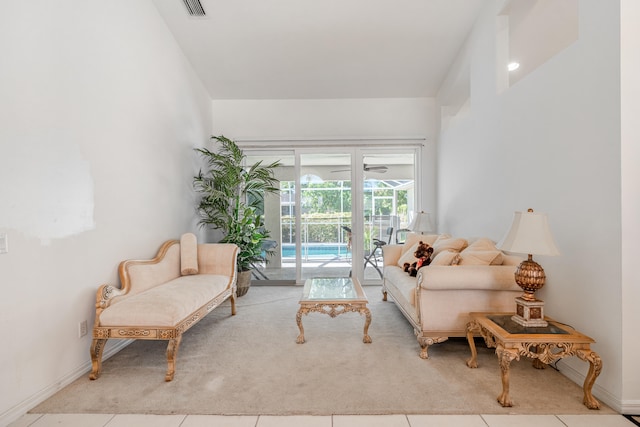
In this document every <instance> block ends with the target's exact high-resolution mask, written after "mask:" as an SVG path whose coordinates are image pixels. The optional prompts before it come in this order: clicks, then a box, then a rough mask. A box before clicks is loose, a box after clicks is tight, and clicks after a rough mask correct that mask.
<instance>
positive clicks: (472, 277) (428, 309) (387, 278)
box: [382, 233, 522, 359]
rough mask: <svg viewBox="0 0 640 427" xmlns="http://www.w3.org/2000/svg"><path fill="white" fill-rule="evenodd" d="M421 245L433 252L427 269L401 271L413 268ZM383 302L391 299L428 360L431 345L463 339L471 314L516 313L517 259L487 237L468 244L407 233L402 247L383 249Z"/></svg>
mask: <svg viewBox="0 0 640 427" xmlns="http://www.w3.org/2000/svg"><path fill="white" fill-rule="evenodd" d="M419 241H422V242H424V243H427V244H429V245H431V246H432V247H433V248H434V252H433V254H432V256H431V260H432V261H431V264H430V265H428V266H426V267H422V268H420V269H419V270H418V273H417V276H416V277H411V276H410V275H409V274H408V273H406V272H405V271H404V269H403V265H404V263H405V262H409V263H412V262H413V261H414V260H415V258H414V257H413V252H415V249H416V247H417V245H418V242H419ZM382 249H383V256H384V275H383V279H382V292H383V300H385V301H386V300H387V295H391V297H392V298H393V301H394V302H395V304H396V305H397V306H398V308H399V309H400V311H401V312H402V314H403V315H404V316H405V317H406V318H407V320H408V321H409V322H410V323H411V325H412V326H413V328H414V332H415V334H416V337H417V339H418V343H419V344H420V347H421V351H420V357H421V358H423V359H427V358H428V357H429V355H428V348H429V346H430V345H432V344H436V343H440V342H443V341H446V340H447V339H448V338H449V337H464V336H466V325H467V323H468V322H469V320H470V319H469V316H468V314H469V312H473V311H475V312H483V311H486V312H497V311H503V312H504V311H506V312H510V311H514V309H515V302H514V299H515V298H516V297H517V296H520V295H521V294H522V289H521V288H520V287H518V285H517V284H516V282H515V278H514V273H515V270H516V268H517V266H518V264H520V262H521V261H522V259H521V258H519V257H516V256H510V255H507V254H504V253H503V252H501V251H500V250H498V249H497V248H496V246H495V244H494V242H493V241H491V240H490V239H488V238H480V239H475V240H473V241H471V242H469V241H468V240H466V239H462V238H453V237H451V236H450V235H448V234H441V235H419V234H414V233H409V234H408V235H407V238H406V241H405V242H404V244H391V245H385V246H383V248H382Z"/></svg>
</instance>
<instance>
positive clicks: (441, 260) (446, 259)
mask: <svg viewBox="0 0 640 427" xmlns="http://www.w3.org/2000/svg"><path fill="white" fill-rule="evenodd" d="M456 257H458V252H455V251H451V250H448V249H447V250H444V251H442V252H440V253H439V254H438V255H436V256H435V258H433V260H431V264H429V265H451V264H452V263H453V261H454V260H455V259H456Z"/></svg>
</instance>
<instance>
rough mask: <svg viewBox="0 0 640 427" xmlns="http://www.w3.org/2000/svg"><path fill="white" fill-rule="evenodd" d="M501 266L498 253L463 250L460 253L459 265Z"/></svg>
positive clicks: (499, 253)
mask: <svg viewBox="0 0 640 427" xmlns="http://www.w3.org/2000/svg"><path fill="white" fill-rule="evenodd" d="M499 264H502V252H500V251H474V250H471V251H470V250H464V251H462V252H461V253H460V263H459V265H499Z"/></svg>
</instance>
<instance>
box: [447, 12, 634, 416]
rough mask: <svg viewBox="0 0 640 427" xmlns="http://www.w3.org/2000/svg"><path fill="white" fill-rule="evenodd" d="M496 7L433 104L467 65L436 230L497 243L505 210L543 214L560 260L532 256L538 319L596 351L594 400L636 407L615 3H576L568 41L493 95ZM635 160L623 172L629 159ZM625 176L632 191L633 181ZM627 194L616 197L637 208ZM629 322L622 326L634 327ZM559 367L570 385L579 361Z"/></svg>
mask: <svg viewBox="0 0 640 427" xmlns="http://www.w3.org/2000/svg"><path fill="white" fill-rule="evenodd" d="M502 3H503V2H502V1H494V2H490V4H489V5H488V7H487V8H486V9H485V10H484V12H483V14H482V15H481V17H480V18H479V20H478V22H477V23H476V26H475V28H474V30H473V32H472V34H471V37H470V39H469V40H470V41H469V42H468V43H467V45H466V47H465V49H463V51H462V52H461V54H460V55H461V57H460V58H458V60H457V62H456V64H457V68H453V69H452V70H451V72H450V73H449V77H448V80H447V83H446V84H445V85H444V86H443V90H442V91H441V93H440V96H439V101H440V102H441V103H442V104H444V105H446V104H447V103H448V97H449V95H448V91H452V92H454V89H455V87H456V86H457V85H456V84H455V81H456V80H457V79H459V77H458V76H459V75H461V74H462V75H464V74H465V72H464V70H462V69H461V68H463V67H468V69H469V70H470V72H469V73H468V74H469V75H470V102H469V108H468V111H466V112H465V114H462V115H461V116H460V117H459V118H457V119H456V120H453V121H449V126H448V127H447V128H446V129H443V131H442V134H441V136H440V145H439V161H438V169H439V174H438V180H439V184H438V202H439V219H440V221H439V229H440V231H445V232H450V233H452V234H455V235H463V236H465V235H466V236H478V235H486V236H489V237H491V238H494V239H496V240H498V239H500V238H501V237H502V235H503V234H504V233H505V232H506V230H507V229H508V227H509V225H510V222H511V216H512V214H513V212H514V211H516V210H526V209H527V208H533V209H535V210H537V211H541V212H547V213H548V214H549V216H550V224H551V228H552V231H553V233H554V236H555V239H556V242H557V244H558V246H559V249H560V251H561V252H562V255H561V256H559V257H539V259H538V262H540V263H541V265H542V266H543V267H544V268H545V271H546V273H547V284H546V286H545V288H543V289H542V291H541V292H540V293H539V296H540V297H541V298H542V299H543V300H545V301H546V309H545V310H546V311H545V312H546V314H547V315H549V316H550V317H553V318H556V319H557V320H559V321H562V322H565V323H568V324H571V325H573V326H574V327H575V328H577V329H578V330H580V331H581V332H583V333H585V334H587V335H589V336H591V337H592V338H594V339H595V340H596V341H597V344H595V345H594V346H593V349H594V350H595V351H596V352H598V353H599V354H600V356H601V357H602V360H603V363H604V369H603V371H602V374H601V375H600V377H599V378H598V380H597V382H596V386H595V388H594V394H596V395H597V396H598V397H600V398H601V399H602V400H604V401H605V402H606V403H608V404H611V405H614V407H616V408H617V409H620V408H621V406H622V405H621V402H622V401H623V400H624V399H627V400H630V399H635V400H636V402H637V399H638V398H639V397H640V393H638V388H637V383H634V384H633V385H631V384H630V382H631V381H637V380H627V381H628V383H629V393H630V394H627V393H626V392H625V394H624V395H623V390H622V383H623V378H636V379H637V378H639V377H640V372H639V371H638V367H637V364H636V365H635V366H634V365H633V364H632V363H631V362H630V361H629V360H626V359H625V363H624V364H623V353H622V349H623V344H624V343H625V342H626V340H628V339H630V338H631V329H625V331H624V333H625V335H624V341H625V342H623V331H622V330H621V325H622V322H623V317H622V314H621V309H622V307H623V306H622V296H623V292H622V285H621V283H622V277H621V274H622V273H621V256H622V254H621V231H622V226H623V224H621V214H622V207H623V206H625V207H626V205H621V182H620V181H621V144H620V139H621V130H620V120H621V114H620V39H619V37H620V8H619V2H602V1H600V0H580V4H579V21H580V35H579V39H578V41H577V42H575V43H574V44H572V45H570V46H569V47H568V48H566V49H565V50H563V51H562V52H560V53H559V54H557V55H556V56H555V57H553V58H551V59H550V60H549V61H548V62H547V63H545V64H543V65H542V66H540V67H539V68H537V69H536V70H534V71H533V72H532V73H531V74H529V75H528V76H526V77H524V78H523V79H522V80H520V81H519V82H518V83H516V84H515V85H513V86H512V87H511V88H509V89H507V90H506V91H504V92H502V93H498V92H499V90H498V88H497V83H496V82H497V81H498V79H497V78H496V73H497V70H496V63H497V58H496V38H495V31H496V20H495V19H496V15H497V12H498V10H499V6H500V5H501V4H502ZM636 31H637V30H636ZM636 53H637V52H636ZM636 56H637V55H636ZM635 102H637V101H635ZM630 120H632V119H630ZM636 122H637V117H636ZM631 136H632V135H631V134H629V137H631ZM635 142H636V143H637V139H635ZM625 147H626V148H631V141H628V144H627V145H626V146H625ZM634 155H635V160H633V161H631V160H630V163H629V166H630V167H635V165H637V160H638V156H637V149H635V153H634ZM632 165H633V166H632ZM624 177H627V178H635V181H636V182H637V173H636V172H634V171H631V170H627V171H626V174H625V175H624ZM636 188H637V187H636ZM636 188H633V185H632V186H631V187H630V188H629V194H627V193H626V192H625V196H630V197H634V196H635V199H637V191H636ZM625 191H626V190H625ZM628 203H629V204H633V203H637V202H633V201H629V202H628ZM636 210H637V209H636ZM632 221H635V223H633V224H631V222H632ZM628 222H629V223H627V224H625V230H626V227H627V226H629V227H630V228H632V229H634V230H635V229H637V216H636V217H635V218H633V219H631V218H629V219H628ZM636 242H637V240H636V241H634V244H635V243H636ZM635 246H637V244H635ZM634 259H637V258H634ZM629 279H631V277H630V278H629ZM636 287H637V282H636ZM630 288H631V284H630V283H628V284H625V289H626V290H627V291H630ZM630 293H635V296H636V297H637V290H636V291H630ZM626 308H627V309H631V307H630V306H628V307H626ZM635 316H636V317H635V320H636V321H635V322H634V323H633V324H631V323H630V324H629V326H628V328H634V326H635V325H637V315H635ZM628 319H629V320H633V319H634V318H632V317H631V316H629V318H628ZM624 321H625V323H626V321H627V317H625V318H624ZM632 325H633V326H632ZM634 346H635V347H636V350H637V343H634V344H632V345H631V344H629V345H628V348H633V347H634ZM634 354H637V351H636V352H635V353H632V355H630V356H629V357H634V356H633V355H634ZM565 361H566V362H563V363H562V365H561V366H562V369H563V372H565V373H566V374H567V375H568V376H569V377H572V378H573V379H574V380H578V379H579V378H580V376H582V375H584V374H586V371H587V364H586V363H584V362H582V361H580V360H579V359H577V358H569V359H565ZM636 412H637V408H636Z"/></svg>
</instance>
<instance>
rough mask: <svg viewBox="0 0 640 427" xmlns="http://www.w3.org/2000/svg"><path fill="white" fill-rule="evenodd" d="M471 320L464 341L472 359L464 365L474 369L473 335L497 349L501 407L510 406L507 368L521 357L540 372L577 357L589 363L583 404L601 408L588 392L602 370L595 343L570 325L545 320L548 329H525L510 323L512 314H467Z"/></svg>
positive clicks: (474, 347)
mask: <svg viewBox="0 0 640 427" xmlns="http://www.w3.org/2000/svg"><path fill="white" fill-rule="evenodd" d="M469 315H470V316H471V321H470V322H469V323H468V324H467V341H468V342H469V347H470V349H471V358H470V359H469V360H468V361H467V366H468V367H470V368H477V367H478V362H477V355H478V353H477V351H476V345H475V342H474V340H473V336H474V334H480V335H481V336H482V337H483V338H484V341H485V343H486V344H487V347H490V348H493V347H495V349H496V355H497V356H498V362H499V363H500V369H501V371H502V393H501V394H500V396H498V402H500V404H501V405H502V406H512V402H511V398H510V397H509V365H510V363H511V361H512V360H514V359H515V360H520V356H526V357H529V358H532V359H533V366H534V367H535V368H537V369H542V368H544V367H545V365H547V364H549V363H551V362H554V361H556V360H558V359H562V358H564V357H568V356H578V357H579V358H580V359H582V360H584V361H586V362H589V372H588V374H587V377H586V378H585V381H584V385H583V390H584V398H583V400H582V402H583V403H584V405H585V406H586V407H587V408H589V409H600V404H599V403H598V401H597V400H596V399H595V398H594V397H593V395H592V394H591V389H592V388H593V384H594V383H595V381H596V378H597V377H598V375H600V371H601V370H602V360H601V359H600V356H598V354H597V353H596V352H595V351H592V350H591V347H590V345H591V343H594V342H595V341H594V340H593V339H591V338H589V337H588V336H586V335H583V334H581V333H580V332H578V331H576V330H575V329H571V328H570V327H569V326H566V325H563V324H561V323H558V322H556V321H554V320H552V319H550V318H548V317H545V320H546V321H547V322H548V326H545V327H535V328H531V327H529V328H527V327H524V326H521V325H519V324H518V323H516V322H514V321H513V320H511V316H512V315H513V313H469Z"/></svg>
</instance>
